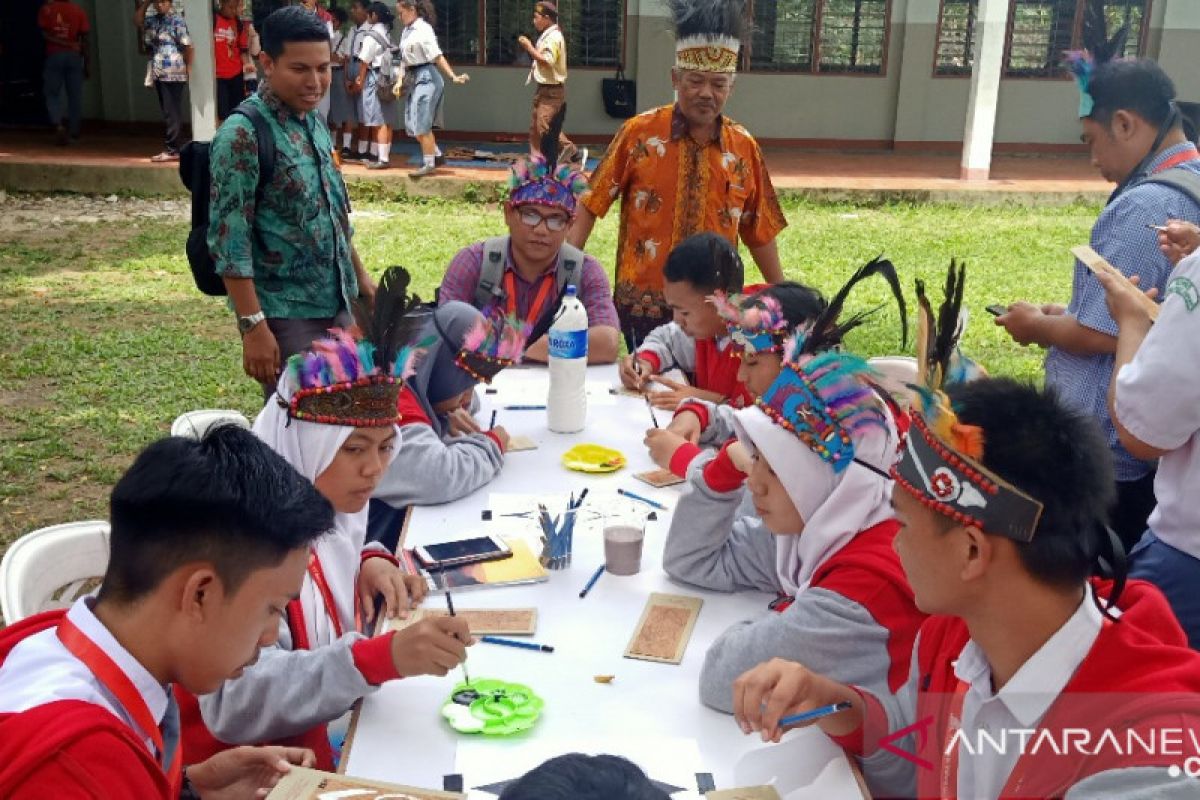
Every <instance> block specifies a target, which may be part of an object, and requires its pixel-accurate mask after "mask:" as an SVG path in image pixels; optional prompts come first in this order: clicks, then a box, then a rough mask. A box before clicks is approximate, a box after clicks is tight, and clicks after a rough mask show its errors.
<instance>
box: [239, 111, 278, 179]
mask: <svg viewBox="0 0 1200 800" xmlns="http://www.w3.org/2000/svg"><path fill="white" fill-rule="evenodd" d="M233 114H241V115H242V116H243V117H245V118H246V119H248V120H250V124H251V125H253V126H254V139H255V141H256V143H257V144H258V188H257V189H256V190H255V195H256V196H255V200H256V201H257V200H260V199H261V195H262V190H263V187H264V186H267V185H269V184H270V183H271V179H272V178H274V177H275V134H274V133H273V132H272V131H271V124H270V123H269V122H267V118H266V117H264V116H263V114H262V112H261V111H259V110H258V106H256V105H254V104H253V103H250V102H247V101H243V102H242V103H241V104H239V105H238V107H237V108H235V109H234V110H233V111H232V112H231V114H230V116H232V115H233Z"/></svg>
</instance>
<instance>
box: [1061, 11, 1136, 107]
mask: <svg viewBox="0 0 1200 800" xmlns="http://www.w3.org/2000/svg"><path fill="white" fill-rule="evenodd" d="M1102 6H1103V4H1097V3H1090V4H1088V8H1087V12H1086V13H1085V14H1084V18H1083V35H1082V40H1083V49H1082V50H1068V51H1067V52H1066V53H1065V54H1064V56H1063V66H1064V67H1065V68H1066V70H1067V72H1069V73H1070V74H1071V76H1072V77H1073V78H1074V79H1075V85H1076V86H1078V87H1079V118H1080V119H1083V118H1084V117H1090V116H1091V115H1092V111H1093V110H1094V109H1095V100H1093V98H1092V94H1091V85H1092V75H1093V74H1095V72H1096V68H1097V67H1099V66H1100V65H1102V64H1105V63H1107V62H1109V61H1112V60H1113V59H1116V58H1119V57H1121V56H1122V55H1123V54H1124V52H1125V43H1126V41H1128V39H1129V23H1128V22H1126V23H1125V24H1124V25H1122V26H1121V27H1120V29H1119V30H1117V32H1116V33H1114V34H1113V35H1112V38H1109V36H1108V21H1107V20H1106V19H1105V17H1104V10H1103V7H1102Z"/></svg>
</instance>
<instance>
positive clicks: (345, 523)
mask: <svg viewBox="0 0 1200 800" xmlns="http://www.w3.org/2000/svg"><path fill="white" fill-rule="evenodd" d="M294 391H295V386H294V385H293V382H292V376H291V375H290V374H288V373H287V372H286V371H285V372H284V374H283V376H282V377H280V379H279V387H278V389H277V390H276V392H277V395H278V396H276V395H272V396H271V398H270V399H269V400H267V404H266V405H265V406H263V410H262V411H261V412H260V413H259V415H258V418H257V419H255V420H254V427H253V431H254V433H255V435H257V436H258V438H259V439H261V440H263V441H264V442H265V443H266V444H268V445H269V446H270V447H271V449H272V450H274V451H275V452H277V453H279V455H281V456H283V458H284V459H285V460H286V461H287V462H288V463H289V464H291V465H292V466H293V467H295V469H296V471H297V472H299V473H300V474H301V475H303V476H304V477H306V478H308V479H309V480H310V481H313V482H316V479H317V477H318V476H319V475H320V474H321V473H322V472H324V471H325V470H326V469H327V468H328V467H329V465H330V464H332V463H333V459H334V458H335V457H336V456H337V453H338V450H340V449H341V447H342V445H343V444H345V442H346V440H347V439H348V438H350V434H352V433H354V428H353V427H352V426H349V425H326V424H323V423H318V422H304V421H301V420H297V419H289V418H288V414H287V409H286V408H283V407H281V406H280V405H279V402H278V398H279V397H283V398H284V400H290V399H291V397H292V393H293V392H294ZM396 433H397V440H396V441H397V442H399V429H397V430H396ZM396 452H397V451H396V450H395V449H394V450H393V451H392V453H393V455H392V457H393V458H395V455H396ZM367 512H368V509H367V507H366V506H364V507H363V509H362V511H359V512H357V513H354V514H343V513H341V512H338V513H337V514H336V515H335V516H334V518H333V528H332V529H331V530H330V531H329V532H328V533H326V534H325V535H323V536H322V537H321V538H320V539H318V540H317V543H316V548H315V549H316V551H317V558H318V559H319V560H320V562H321V571H322V572H323V573H324V575H325V581H326V583H328V584H329V593H330V594H331V595H332V597H333V604H334V605H335V606H337V610H336V613H337V618H338V621H339V622H340V623H341V626H342V631H343V633H345V632H349V631H353V630H354V629H355V627H354V604H355V596H356V594H357V591H356V582H357V579H358V566H359V561H360V559H361V553H362V549H363V545H364V544H365V543H366V539H367ZM300 605H301V608H302V609H303V610H304V624H305V627H306V628H307V631H308V641H309V642H310V643H311V646H312V647H313V648H317V647H320V646H322V645H327V644H330V643H332V642H333V641H334V640H335V639H337V635H336V632H335V631H334V628H333V624H332V622H331V621H330V615H329V613H328V612H327V611H326V609H325V601H324V598H323V597H322V596H321V592H320V591H319V590H318V589H317V586H316V584H315V583H314V581H313V579H312V577H311V576H310V575H308V574H307V573H306V574H305V576H304V583H303V585H302V586H301V588H300Z"/></svg>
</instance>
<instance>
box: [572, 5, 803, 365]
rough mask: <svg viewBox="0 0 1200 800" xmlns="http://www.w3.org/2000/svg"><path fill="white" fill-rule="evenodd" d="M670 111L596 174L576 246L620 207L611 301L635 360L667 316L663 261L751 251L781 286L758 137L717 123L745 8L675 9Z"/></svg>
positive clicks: (640, 125)
mask: <svg viewBox="0 0 1200 800" xmlns="http://www.w3.org/2000/svg"><path fill="white" fill-rule="evenodd" d="M670 6H671V12H672V15H673V17H674V19H675V34H676V44H675V66H674V68H673V69H672V70H671V83H672V85H673V86H674V87H675V93H676V102H675V104H674V105H670V106H662V107H661V108H656V109H652V110H650V111H646V112H643V113H642V114H639V115H638V116H636V117H634V118H633V119H631V120H629V121H628V122H626V123H625V124H624V125H623V126H622V127H621V130H620V131H618V132H617V135H616V137H615V138H614V139H613V141H612V143H611V144H610V145H609V147H608V150H607V152H606V153H605V156H604V160H603V161H602V162H601V163H600V166H599V167H597V169H596V171H595V172H594V173H593V174H592V177H591V181H590V184H589V191H588V193H587V194H585V195H584V196H583V198H582V200H581V201H580V204H579V213H578V214H577V216H576V219H575V223H574V225H573V227H572V229H571V234H570V236H569V237H568V241H569V242H570V243H571V244H572V245H574V246H575V247H578V248H581V249H582V248H583V246H584V245H585V244H586V242H587V239H588V236H589V235H590V234H591V232H592V226H593V225H595V223H596V218H597V217H603V216H604V215H605V214H606V213H608V209H609V207H610V206H611V205H612V204H613V202H614V201H615V200H616V199H617V198H618V197H620V198H621V232H620V238H619V239H618V241H619V242H620V244H619V245H618V253H617V271H616V289H615V293H614V297H615V300H616V305H617V311H618V313H619V314H620V318H621V331H622V332H623V333H624V334H625V336H626V339H627V342H626V343H627V344H628V345H629V347H630V348H631V349H632V348H633V347H634V346H635V342H634V341H633V339H634V338H635V337H636V338H637V339H638V340H639V341H640V340H642V339H644V338H645V335H646V334H647V333H649V332H650V331H651V330H653V329H654V328H656V327H658V326H659V325H661V324H663V323H664V322H667V321H669V320H670V318H671V312H670V310H669V308H668V307H667V303H666V301H665V300H664V299H663V294H662V288H663V276H662V269H663V264H664V262H665V261H666V258H667V254H668V253H670V252H671V250H672V249H673V248H674V247H675V245H677V244H679V242H681V241H683V240H684V239H686V238H688V237H689V236H691V235H693V234H696V233H701V232H704V231H711V232H713V233H717V234H720V235H721V236H724V237H725V238H727V239H728V240H729V241H730V243H732V244H733V245H734V246H736V245H737V243H738V240H739V238H740V239H741V240H742V241H744V242H745V243H746V245H747V247H749V248H750V253H751V255H752V256H753V257H754V261H755V263H757V264H758V268H759V269H760V270H761V271H762V275H763V278H765V279H766V280H767V281H769V282H771V283H777V282H779V281H781V280H783V270H782V268H781V267H780V264H779V253H778V251H777V249H776V246H775V237H776V236H777V235H778V234H779V232H780V231H781V230H783V228H784V227H785V226H786V225H787V221H786V220H785V219H784V217H783V212H782V211H780V208H779V203H778V201H777V200H776V199H775V189H774V187H773V186H772V185H771V178H770V176H769V175H768V174H767V167H766V164H765V163H764V161H763V156H762V151H760V150H759V147H758V143H757V142H755V141H754V137H752V136H751V135H750V133H749V132H748V131H747V130H746V129H745V128H743V127H742V126H741V125H739V124H738V123H736V122H734V121H732V120H730V119H726V118H725V117H723V116H722V114H721V112H722V111H723V110H724V108H725V103H726V101H728V100H729V96H730V95H731V94H732V92H733V82H734V78H735V77H736V76H737V61H738V50H739V49H740V47H741V40H742V39H743V37H744V35H745V33H746V31H745V28H746V19H745V16H744V8H745V4H744V0H671V2H670Z"/></svg>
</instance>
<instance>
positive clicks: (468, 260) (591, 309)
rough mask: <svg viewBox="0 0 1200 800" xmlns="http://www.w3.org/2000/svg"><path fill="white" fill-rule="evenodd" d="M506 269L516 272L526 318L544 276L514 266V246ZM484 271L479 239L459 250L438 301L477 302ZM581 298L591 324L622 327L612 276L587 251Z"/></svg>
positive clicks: (519, 302) (520, 304)
mask: <svg viewBox="0 0 1200 800" xmlns="http://www.w3.org/2000/svg"><path fill="white" fill-rule="evenodd" d="M504 271H505V272H512V273H513V277H514V278H515V279H516V280H515V285H516V289H517V313H518V314H519V315H520V316H521V317H522V318H523V317H525V316H526V315H527V314H528V313H529V306H530V305H531V304H532V303H533V298H534V294H535V293H536V291H537V288H538V285H539V283H540V280H539V281H533V282H530V281H527V280H525V279H524V278H522V277H521V274H520V273H519V272H517V271H516V270H515V269H514V268H513V263H512V251H511V250H509V253H508V255H507V256H506V257H505V259H504ZM482 272H483V242H476V243H475V244H472V245H468V246H466V247H464V248H463V249H462V250H459V251H458V253H457V255H455V256H454V258H453V259H452V260H451V261H450V266H449V267H447V268H446V275H445V277H443V278H442V285H441V288H439V289H438V304H439V305H445V304H446V303H449V302H450V301H451V300H459V301H461V302H463V303H468V304H470V305H475V287H476V286H478V285H479V277H480V275H481V274H482ZM579 301H580V302H581V303H583V307H584V309H585V310H586V311H587V315H588V327H589V328H595V327H597V326H600V325H607V326H609V327H612V328H617V327H619V325H620V323H619V322H618V321H617V309H616V307H615V306H614V305H613V301H612V290H611V289H610V288H609V285H608V276H607V275H605V274H604V268H603V267H601V266H600V262H599V261H597V260H596V259H594V258H592V257H591V256H589V255H587V254H584V257H583V269H582V271H581V272H580V276H579Z"/></svg>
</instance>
